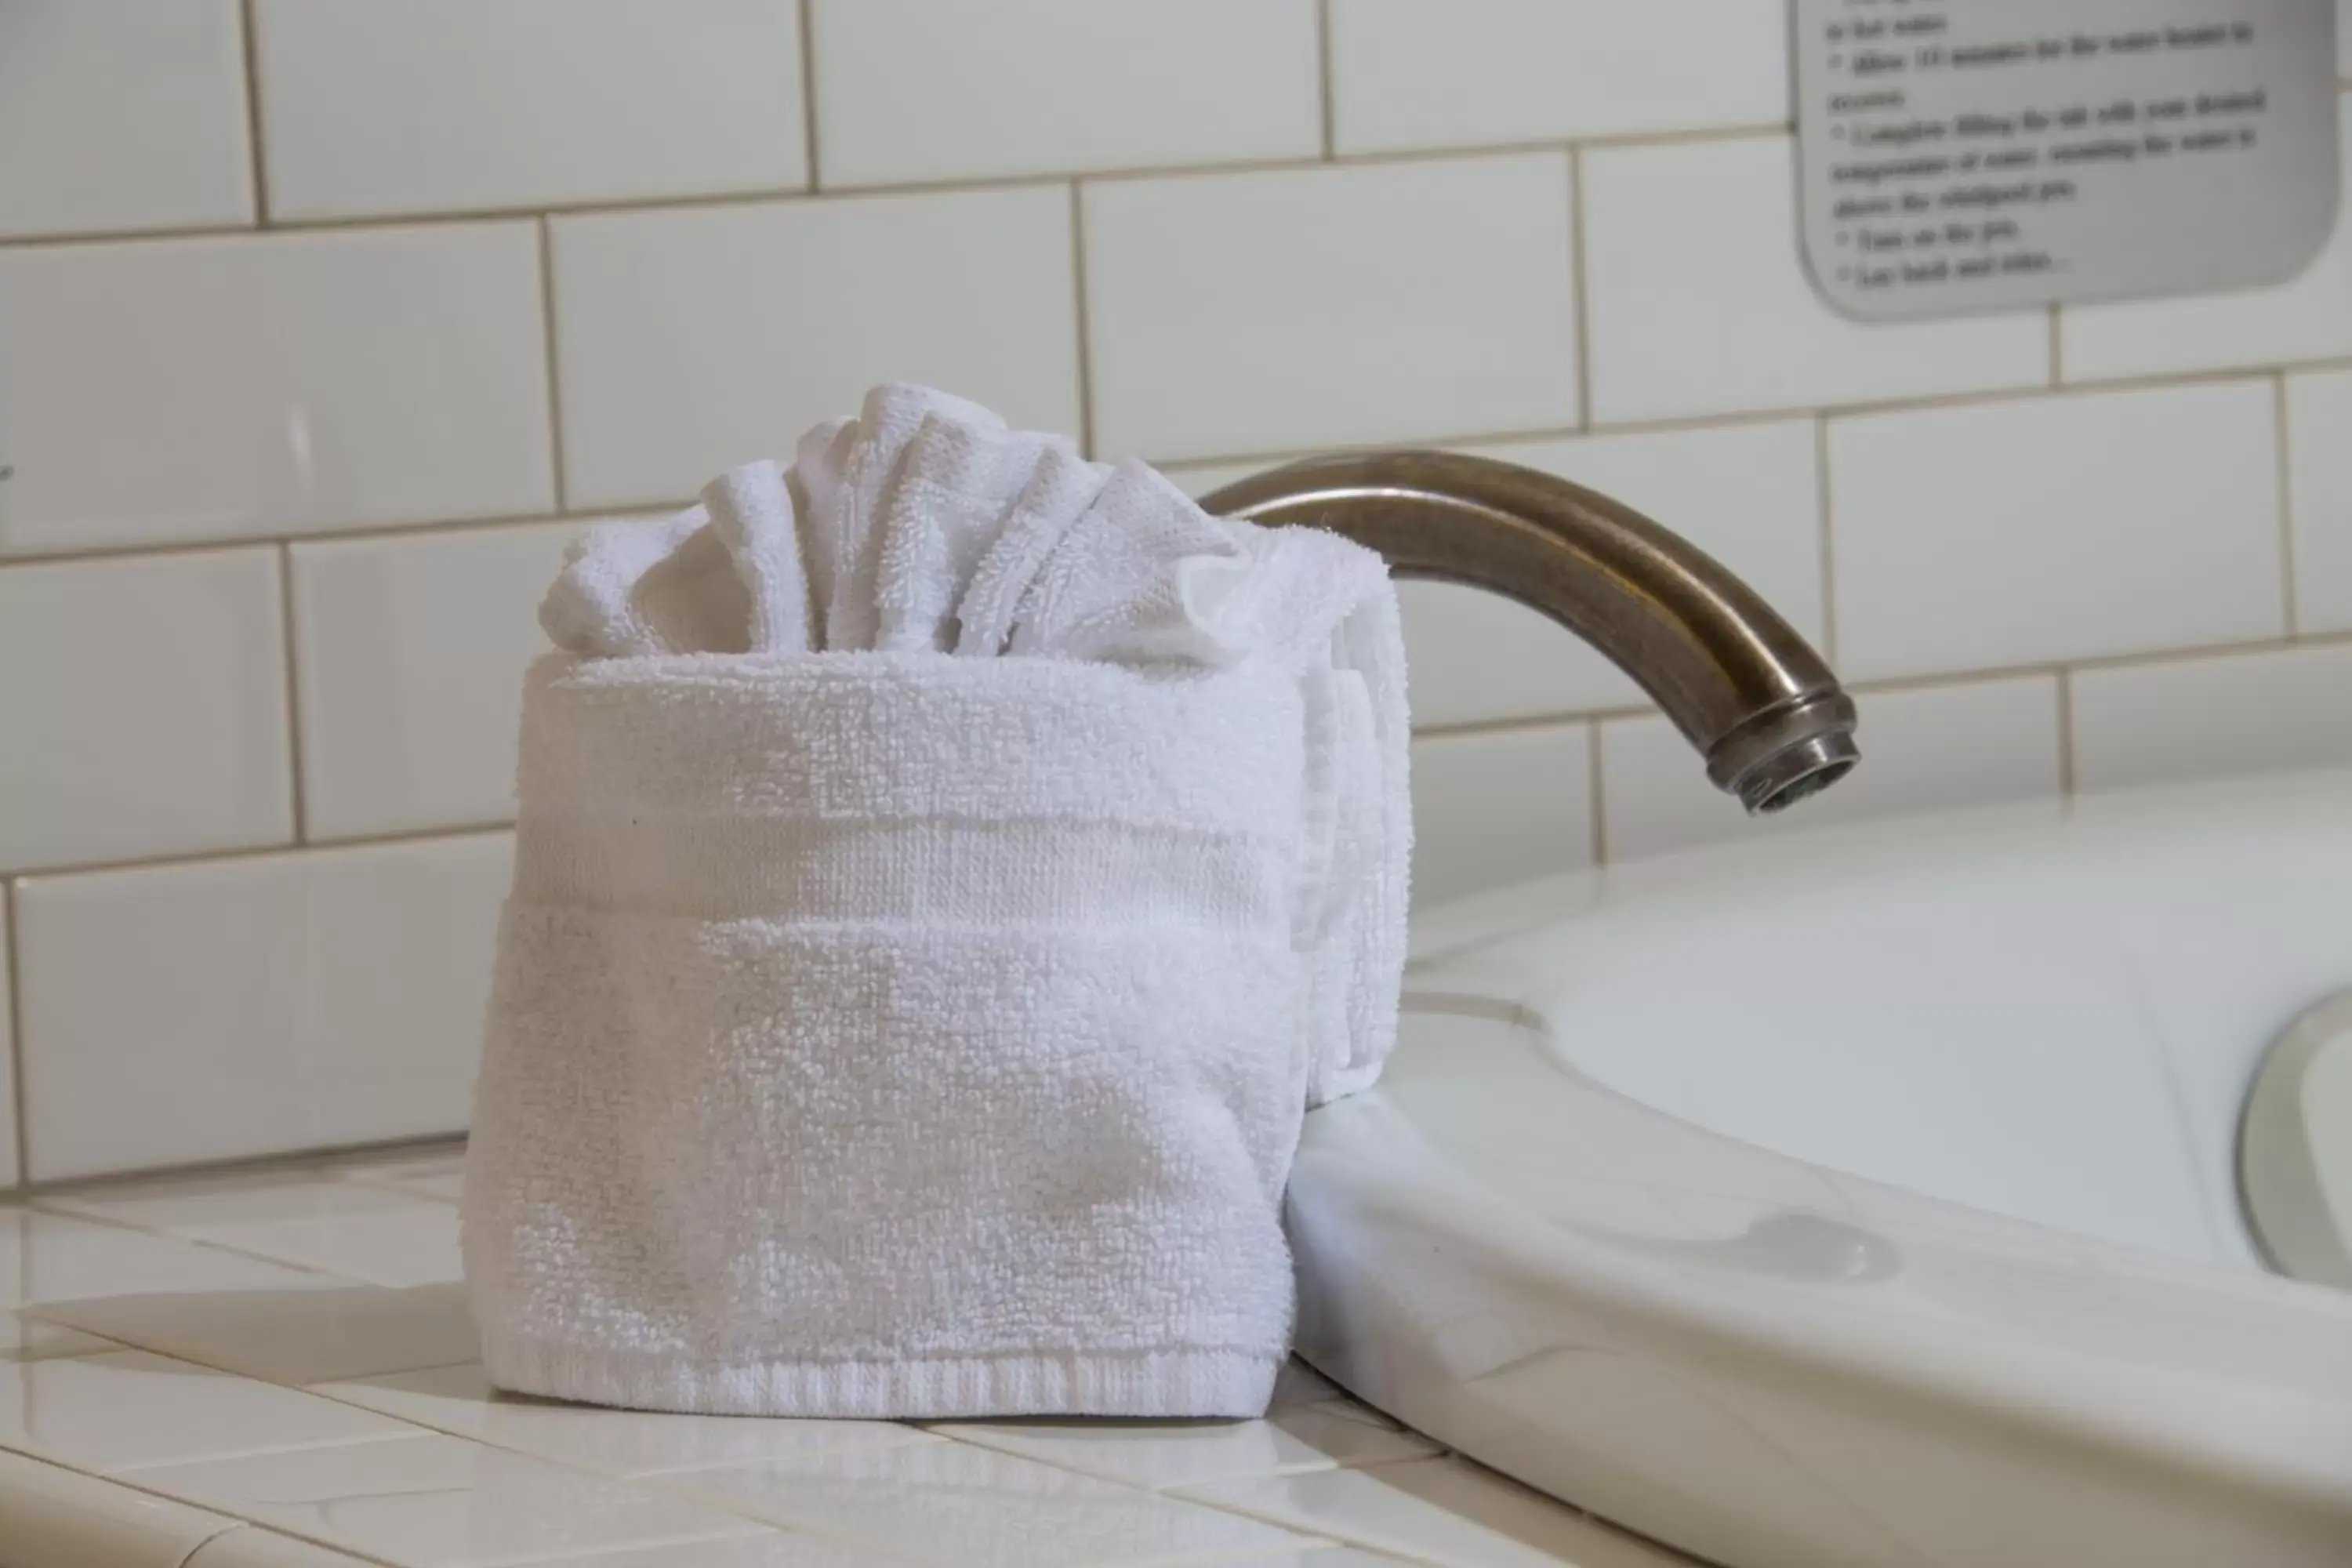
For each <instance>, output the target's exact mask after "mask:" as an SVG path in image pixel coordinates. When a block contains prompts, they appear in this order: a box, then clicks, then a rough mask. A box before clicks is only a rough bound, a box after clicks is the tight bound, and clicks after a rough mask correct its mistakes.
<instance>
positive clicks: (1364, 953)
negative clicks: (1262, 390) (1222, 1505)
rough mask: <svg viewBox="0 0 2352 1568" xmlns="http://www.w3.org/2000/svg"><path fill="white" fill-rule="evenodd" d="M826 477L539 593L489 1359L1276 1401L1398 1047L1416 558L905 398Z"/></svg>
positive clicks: (741, 499) (932, 1387) (828, 443)
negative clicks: (1299, 1159)
mask: <svg viewBox="0 0 2352 1568" xmlns="http://www.w3.org/2000/svg"><path fill="white" fill-rule="evenodd" d="M799 454H800V456H799V460H798V461H797V462H796V463H795V465H794V468H793V470H792V471H791V472H789V473H787V472H783V471H781V470H778V469H777V468H775V467H774V465H772V464H768V465H753V466H751V468H743V469H738V470H735V471H734V472H733V473H732V474H730V475H729V476H727V477H726V478H725V479H722V480H720V481H718V482H717V483H714V485H713V486H712V487H711V488H710V489H708V490H706V492H705V500H704V504H703V506H702V507H700V508H698V509H696V510H694V511H692V512H689V513H687V514H685V515H684V516H682V517H681V518H679V519H676V520H673V521H670V522H668V523H660V524H637V525H633V526H632V527H629V528H626V529H617V530H607V531H598V532H595V533H593V534H591V535H590V536H589V538H588V540H587V541H586V542H584V543H583V546H582V547H581V548H580V549H579V550H578V551H577V552H575V555H574V557H573V558H572V560H571V561H570V562H569V563H568V564H567V566H566V568H565V570H564V573H563V575H562V579H561V580H560V581H559V583H558V584H557V585H556V587H555V589H554V590H553V591H552V592H551V595H550V596H549V602H548V605H547V606H546V607H545V608H544V610H543V613H542V619H543V621H544V623H545V624H546V626H548V629H549V630H550V632H551V634H552V635H554V636H555V637H556V638H557V640H558V642H559V643H560V644H561V645H562V648H563V651H562V652H559V653H556V654H553V655H551V656H549V657H548V658H544V659H542V660H541V662H540V663H539V664H538V665H537V666H536V667H535V668H534V669H533V670H532V673H531V675H530V680H529V682H528V685H527V688H526V696H525V703H524V716H523V734H522V747H521V768H520V783H519V795H520V824H519V828H518V836H517V851H516V869H515V884H514V889H513V894H512V897H511V898H510V899H509V902H508V905H507V908H506V910H505V913H504V916H503V921H502V925H501V929H500V935H499V961H498V973H497V977H496V984H495V987H494V993H493V997H492V1002H491V1009H490V1017H489V1024H488V1041H487V1047H486V1050H485V1054H484V1060H483V1067H482V1076H481V1080H480V1085H479V1089H478V1095H477V1103H476V1114H475V1123H474V1136H473V1145H472V1152H471V1155H470V1157H469V1163H468V1171H467V1192H466V1216H465V1219H466V1224H465V1248H466V1264H467V1279H468V1282H469V1286H470V1288H471V1290H472V1293H473V1298H474V1303H475V1310H476V1316H477V1319H478V1321H479V1323H480V1325H481V1328H482V1331H483V1340H484V1347H483V1353H484V1360H485V1363H486V1365H487V1366H488V1370H489V1373H490V1374H491V1376H492V1378H493V1379H494V1380H495V1381H497V1382H498V1383H499V1384H500V1385H502V1386H504V1387H508V1388H511V1389H515V1390H519V1391H521V1392H526V1393H532V1394H551V1395H555V1396H560V1397H570V1398H578V1399H586V1400H591V1401H595V1402H600V1403H609V1404H620V1405H639V1406H647V1407H655V1408H665V1409H688V1410H706V1411H725V1412H733V1413H763V1414H776V1415H866V1416H873V1415H896V1416H949V1415H982V1414H997V1415H1011V1414H1047V1413H1063V1414H1101V1415H1112V1414H1118V1415H1249V1414H1255V1413H1256V1412H1258V1411H1260V1410H1262V1409H1263V1408H1264V1407H1265V1401H1266V1398H1267V1395H1268V1394H1269V1392H1270V1390H1271V1387H1272V1383H1273V1378H1274V1374H1275V1371H1276V1368H1277V1367H1278V1366H1279V1364H1280V1362H1281V1359H1282V1357H1283V1355H1284V1353H1285V1352H1286V1349H1287V1343H1288V1335H1289V1331H1290V1321H1291V1311H1292V1301H1293V1289H1292V1281H1291V1274H1290V1266H1289V1258H1288V1255H1287V1251H1286V1247H1285V1243H1284V1240H1283V1235H1282V1228H1281V1221H1280V1200H1281V1193H1282V1188H1283V1185H1284V1184H1285V1181H1286V1177H1287V1173H1288V1170H1289V1163H1290V1158H1291V1153H1292V1151H1293V1149H1294V1148H1295V1146H1296V1143H1297V1135H1298V1131H1299V1123H1300V1118H1301V1117H1302V1116H1303V1114H1304V1112H1305V1110H1306V1108H1307V1105H1309V1104H1310V1103H1313V1102H1315V1101H1318V1100H1323V1099H1326V1098H1329V1097H1331V1096H1333V1095H1336V1094H1339V1093H1344V1092H1348V1091H1349V1090H1350V1089H1356V1088H1360V1087H1361V1086H1362V1085H1364V1084H1365V1083H1368V1082H1370V1079H1371V1078H1372V1077H1373V1076H1374V1075H1376V1074H1377V1072H1378V1070H1379V1065H1380V1061H1381V1058H1382V1057H1384V1056H1385V1055H1386V1053H1387V1050H1388V1048H1389V1046H1390V1044H1391V1042H1392V1040H1393V1037H1394V1029H1395V1012H1396V997H1397V986H1398V980H1399V975H1400V973H1401V969H1402V957H1403V946H1404V927H1403V910H1404V868H1405V858H1406V854H1407V850H1408V847H1409V846H1408V838H1409V834H1410V827H1409V822H1410V817H1409V813H1408V811H1407V809H1406V800H1405V751H1406V746H1405V739H1406V734H1405V731H1406V726H1405V713H1404V692H1403V668H1402V645H1401V638H1400V637H1399V635H1398V627H1397V618H1396V608H1395V600H1394V595H1393V593H1392V591H1391V588H1390V586H1389V584H1388V581H1387V576H1386V573H1385V570H1384V568H1383V567H1382V565H1381V563H1380V561H1379V558H1378V557H1377V556H1374V555H1372V554H1370V552H1365V551H1363V550H1360V549H1359V548H1358V547H1356V546H1354V545H1352V544H1349V543H1348V542H1344V541H1341V540H1339V539H1336V538H1333V537H1331V536H1329V535H1327V534H1320V533H1316V532H1312V531H1294V530H1276V531H1266V530H1261V529H1257V528H1254V527H1251V526H1248V525H1245V524H1239V523H1233V522H1228V521H1221V520H1217V519H1213V518H1210V517H1208V516H1207V515H1206V514H1205V513H1203V512H1202V511H1201V510H1200V509H1199V508H1198V507H1197V506H1195V505H1194V504H1193V503H1192V501H1191V500H1188V499H1187V498H1185V497H1184V496H1183V495H1182V494H1181V492H1180V491H1178V490H1177V489H1175V488H1174V487H1173V486H1171V485H1170V484H1169V483H1168V482H1167V481H1166V480H1165V479H1161V478H1160V476H1158V475H1157V474H1154V473H1152V472H1151V471H1150V470H1149V469H1147V468H1141V467H1140V466H1139V465H1138V466H1129V467H1125V468H1119V469H1117V470H1113V469H1109V468H1105V467H1103V466H1101V465H1095V464H1088V463H1086V462H1085V461H1084V460H1083V459H1082V458H1079V457H1078V456H1077V454H1076V450H1075V449H1074V448H1073V447H1070V446H1069V444H1068V443H1067V442H1065V441H1060V440H1057V439H1055V438H1051V437H1039V436H1034V435H1029V434H1026V433H1022V432H1014V431H1011V430H1008V429H1006V428H1005V427H1004V426H1003V424H1002V423H1001V422H999V421H996V420H995V419H994V418H993V416H988V415H986V414H985V413H984V411H981V410H977V409H975V408H973V407H972V405H968V404H962V403H961V402H960V401H957V400H953V399H949V398H946V397H944V396H943V395H937V394H930V393H926V392H923V391H921V390H920V389H913V388H885V389H881V390H879V391H877V393H876V394H875V395H872V396H869V398H868V399H867V401H866V407H865V410H864V411H863V412H862V413H861V415H860V416H859V417H858V418H857V419H856V420H853V421H846V422H843V423H841V424H839V425H836V426H824V427H821V428H820V429H819V430H817V431H814V432H812V433H811V434H810V436H809V437H807V438H805V439H804V440H803V443H802V444H801V446H800V447H799ZM787 517H789V519H790V520H791V526H790V527H786V526H785V525H784V520H785V519H786V518H787ZM787 545H789V546H790V548H787V547H786V546H787ZM713 552H715V554H714V553H713ZM714 563H715V564H714ZM795 607H798V608H799V610H800V611H801V615H800V618H799V619H798V620H797V621H796V620H795V617H794V613H793V612H794V609H795ZM698 639H699V640H698ZM682 643H683V644H686V645H688V646H680V645H681V644H682ZM877 645H878V646H877ZM820 648H821V649H822V651H813V650H815V649H820ZM991 656H1003V657H991Z"/></svg>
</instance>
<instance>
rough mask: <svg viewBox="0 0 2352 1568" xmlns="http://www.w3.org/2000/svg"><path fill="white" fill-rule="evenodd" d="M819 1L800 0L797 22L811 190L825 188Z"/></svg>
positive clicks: (805, 150) (803, 138)
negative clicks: (819, 127)
mask: <svg viewBox="0 0 2352 1568" xmlns="http://www.w3.org/2000/svg"><path fill="white" fill-rule="evenodd" d="M815 13H816V0H798V4H797V5H795V7H794V10H793V20H794V22H795V23H797V24H798V26H799V27H800V34H801V141H802V144H803V156H804V157H805V158H806V160H807V163H808V191H809V194H810V195H815V194H816V193H817V192H818V191H820V190H822V189H824V182H823V181H822V180H821V179H820V178H819V177H818V174H817V168H818V165H817V159H816V15H815Z"/></svg>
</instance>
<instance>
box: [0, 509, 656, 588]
mask: <svg viewBox="0 0 2352 1568" xmlns="http://www.w3.org/2000/svg"><path fill="white" fill-rule="evenodd" d="M693 504H694V501H693V499H692V498H691V497H681V498H674V499H671V500H660V501H647V502H645V503H643V504H641V505H630V506H614V507H584V508H582V509H579V510H569V511H552V512H549V511H531V512H519V513H516V514H515V515H513V516H511V517H501V516H485V517H451V518H439V519H436V520H435V521H430V522H388V523H371V524H369V525H368V526H366V527H365V528H327V529H320V530H317V531H312V532H308V533H257V534H252V535H248V536H246V537H242V538H239V537H230V538H226V539H171V540H158V541H154V542H149V543H144V544H102V545H97V546H94V547H92V548H90V549H87V550H54V551H49V552H43V553H29V552H28V553H26V554H23V555H7V554H0V574H6V573H9V572H13V571H17V570H21V569H29V568H32V567H37V566H78V565H82V564H85V563H89V562H93V561H146V560H152V559H157V558H167V557H171V556H175V555H218V554H222V553H224V552H228V551H232V550H257V549H260V548H262V547H264V546H267V545H272V544H291V545H320V544H367V543H381V542H384V541H386V540H398V539H432V538H436V537H438V536H440V535H443V534H450V533H495V532H499V531H502V530H506V529H515V528H544V527H547V526H549V525H550V524H552V523H560V522H573V523H586V522H597V521H605V520H607V519H614V518H626V517H667V516H669V515H670V514H672V513H675V512H678V511H682V510H685V509H686V508H688V507H690V506H692V505H693Z"/></svg>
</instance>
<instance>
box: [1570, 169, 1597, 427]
mask: <svg viewBox="0 0 2352 1568" xmlns="http://www.w3.org/2000/svg"><path fill="white" fill-rule="evenodd" d="M1568 266H1569V280H1568V283H1569V291H1570V295H1571V296H1572V298H1573V300H1574V306H1575V317H1574V320H1575V323H1576V426H1577V428H1578V429H1579V430H1590V429H1591V428H1592V305H1591V268H1590V267H1589V266H1587V265H1586V262H1585V243H1584V154H1583V153H1581V152H1580V151H1579V150H1577V149H1576V148H1573V147H1571V148H1570V149H1569V150H1568Z"/></svg>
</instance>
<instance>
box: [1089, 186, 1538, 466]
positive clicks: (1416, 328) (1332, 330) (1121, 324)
mask: <svg viewBox="0 0 2352 1568" xmlns="http://www.w3.org/2000/svg"><path fill="white" fill-rule="evenodd" d="M1574 194H1575V193H1574V184H1573V181H1572V179H1571V177H1570V172H1569V160H1568V155H1567V154H1566V153H1520V154H1514V155H1512V156H1509V157H1504V158H1449V159H1439V160H1434V161H1422V162H1410V163H1392V164H1373V165H1350V166H1348V167H1344V168H1328V169H1299V170H1280V171H1270V172H1267V173H1264V174H1219V175H1206V174H1188V175H1177V176H1172V177H1169V178H1164V179H1139V180H1106V181H1103V182H1100V183H1099V184H1089V185H1087V187H1086V188H1085V190H1084V192H1083V195H1082V205H1083V206H1084V208H1085V215H1086V226H1085V242H1086V255H1087V276H1086V290H1087V301H1086V303H1087V323H1088V330H1089V337H1088V347H1089V353H1088V355H1087V359H1088V364H1089V366H1090V368H1091V370H1092V372H1093V383H1092V386H1093V391H1094V415H1095V429H1094V437H1095V441H1096V444H1097V446H1098V447H1100V448H1101V450H1102V451H1103V453H1104V454H1105V455H1107V456H1112V457H1144V458H1208V457H1222V456H1226V455H1231V454H1238V453H1245V452H1258V451H1283V450H1288V449H1292V448H1297V447H1321V446H1326V445H1329V444H1332V443H1337V442H1355V443H1369V442H1381V441H1404V440H1413V439H1427V438H1429V437H1438V436H1473V435H1476V434H1479V433H1481V432H1484V431H1495V430H1549V429H1557V428H1562V427H1565V426H1572V425H1574V424H1575V423H1576V421H1577V388H1576V363H1577V341H1576V265H1575V223H1574V219H1573V216H1572V215H1571V210H1570V209H1571V207H1572V206H1573V205H1574Z"/></svg>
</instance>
